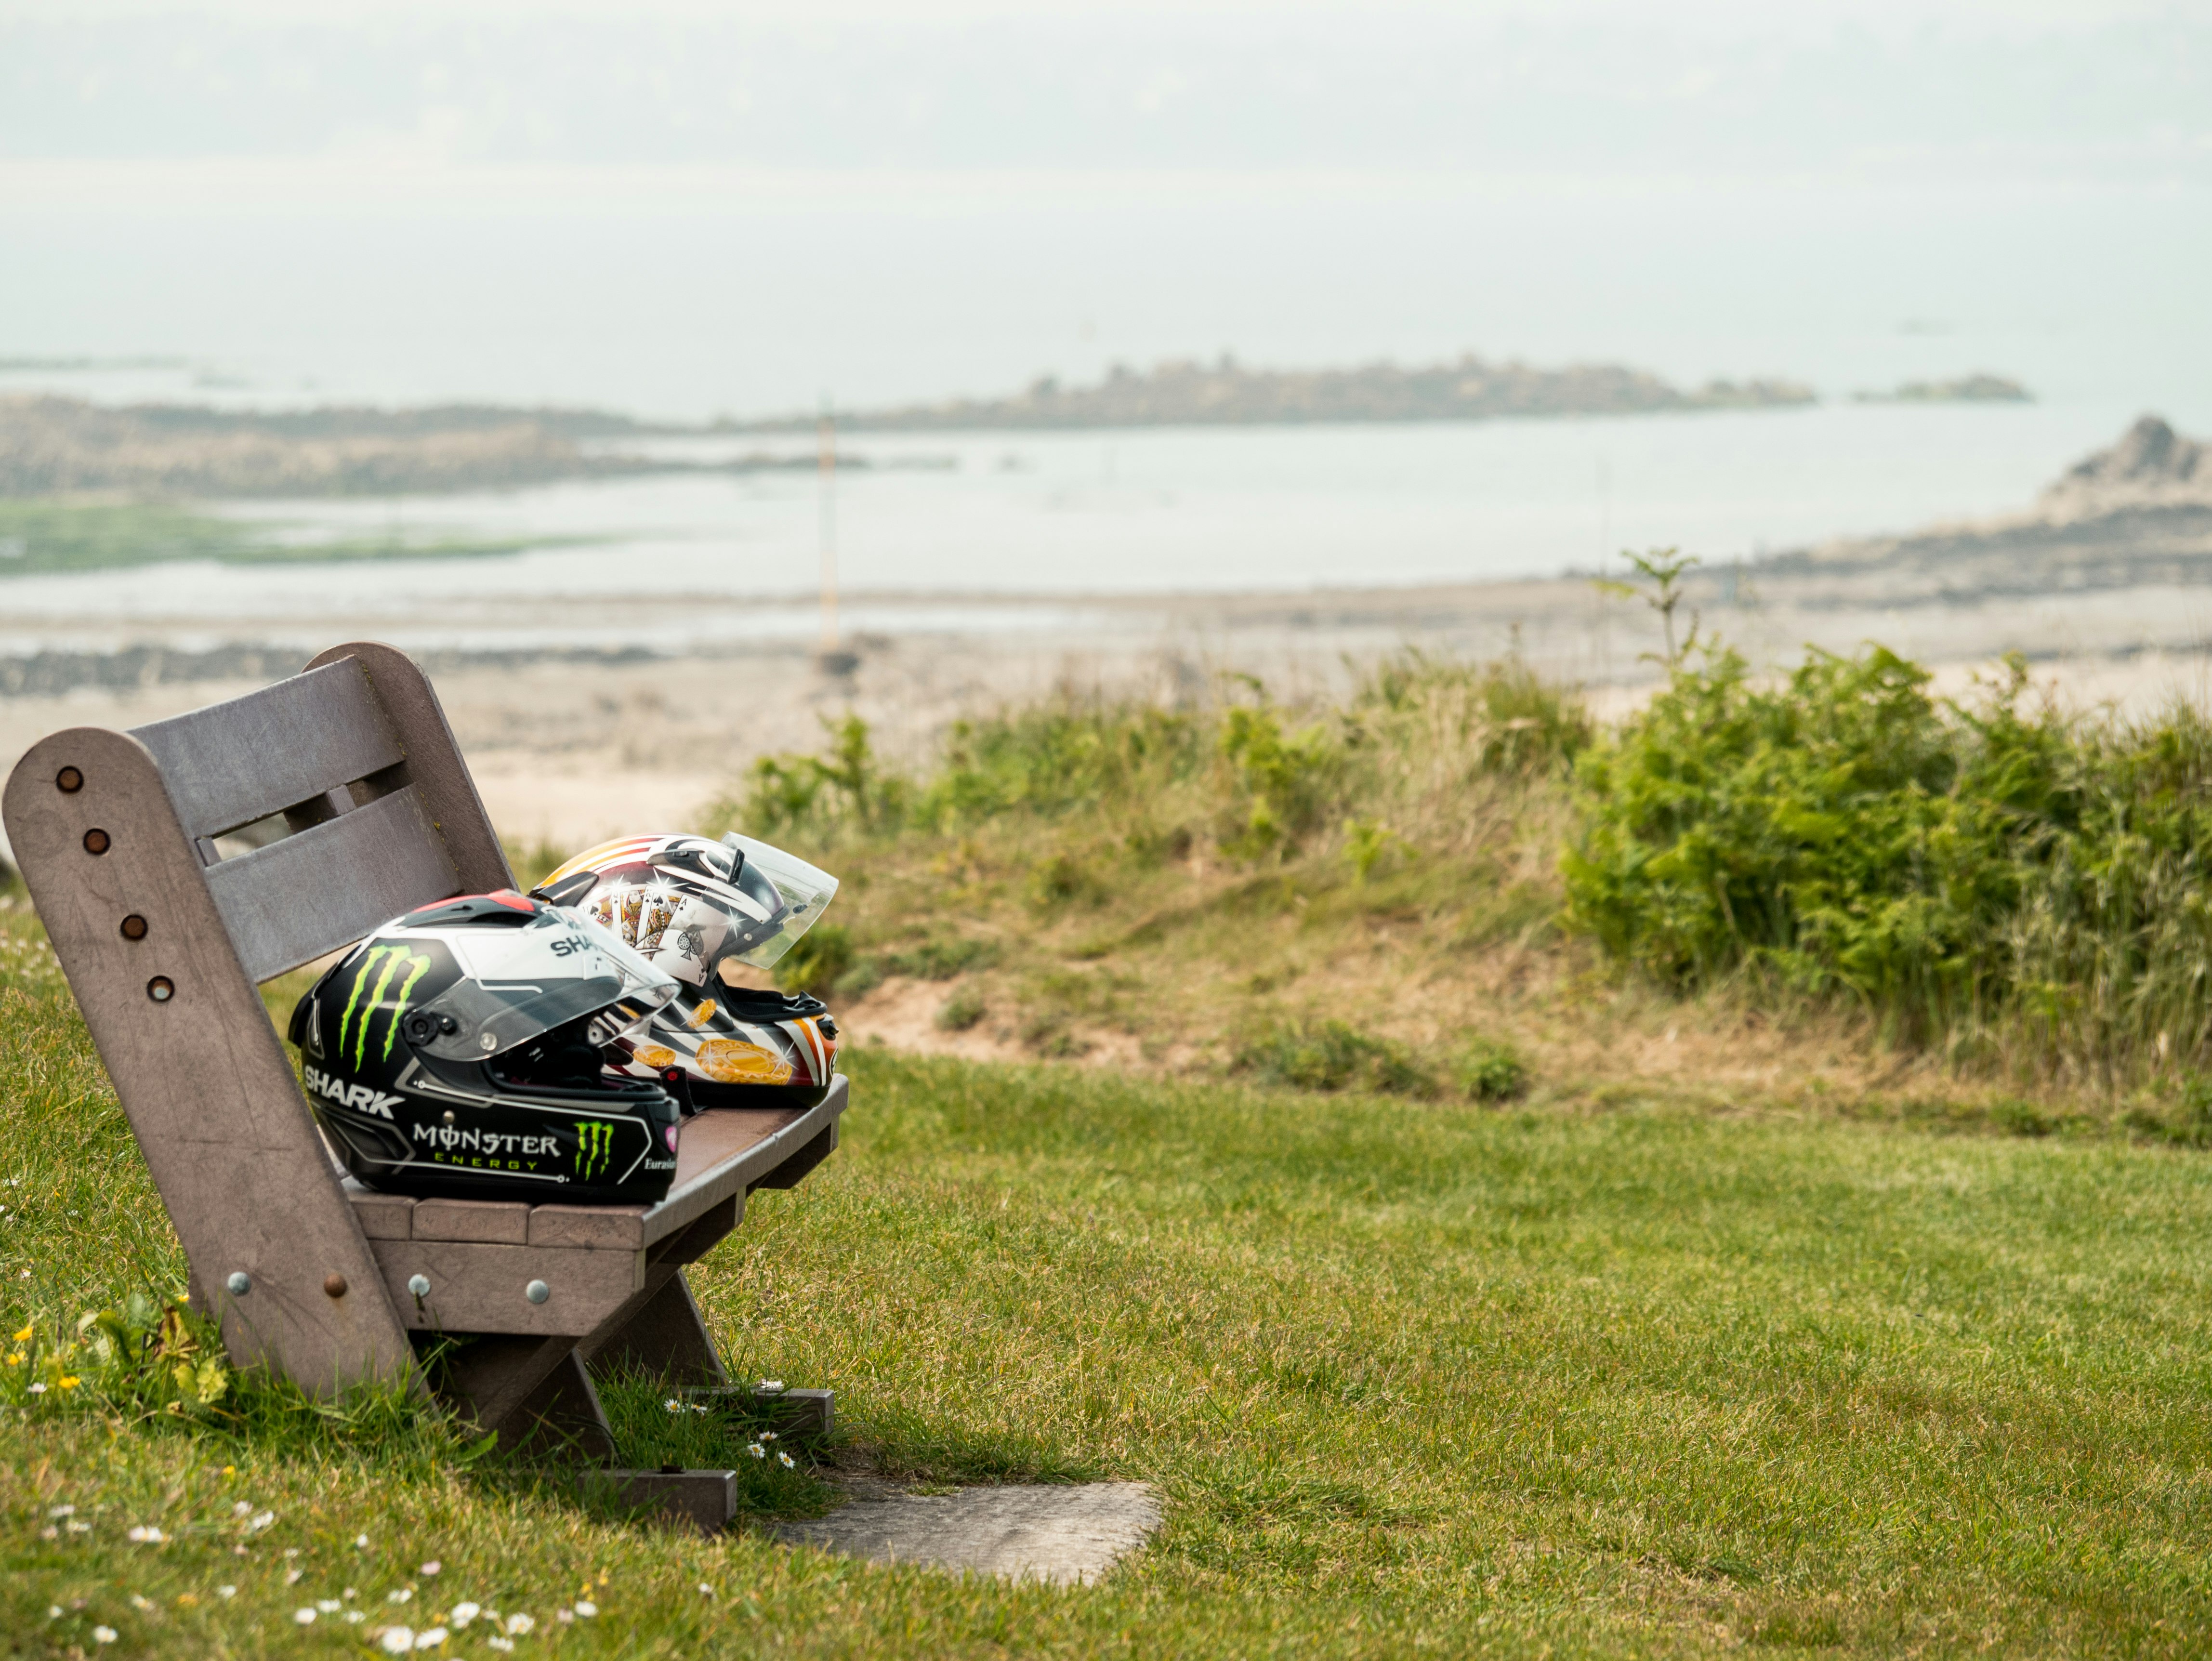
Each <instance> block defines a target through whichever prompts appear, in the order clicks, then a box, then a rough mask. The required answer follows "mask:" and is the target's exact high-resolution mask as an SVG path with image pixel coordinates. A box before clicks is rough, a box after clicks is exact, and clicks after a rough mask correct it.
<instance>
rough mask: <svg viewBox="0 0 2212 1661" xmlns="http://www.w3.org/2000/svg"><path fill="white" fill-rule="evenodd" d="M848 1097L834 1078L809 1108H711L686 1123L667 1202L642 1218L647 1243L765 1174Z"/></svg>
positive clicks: (832, 1117)
mask: <svg viewBox="0 0 2212 1661" xmlns="http://www.w3.org/2000/svg"><path fill="white" fill-rule="evenodd" d="M849 1093H850V1092H849V1087H848V1085H847V1082H846V1080H845V1076H844V1074H838V1075H837V1076H836V1078H834V1079H832V1080H830V1082H829V1092H828V1093H827V1094H826V1095H824V1096H823V1098H822V1099H821V1100H820V1101H819V1102H817V1104H815V1105H814V1106H812V1107H811V1108H806V1109H804V1110H801V1109H798V1108H712V1109H709V1110H708V1111H706V1112H704V1113H701V1114H698V1115H696V1116H694V1117H692V1118H690V1119H687V1120H685V1121H684V1134H683V1139H682V1140H681V1141H679V1142H678V1144H677V1147H676V1179H675V1181H674V1183H672V1184H671V1186H670V1188H669V1190H668V1196H667V1198H665V1199H664V1200H663V1201H661V1202H660V1203H659V1205H657V1206H654V1207H653V1208H651V1209H650V1210H648V1211H647V1213H646V1214H645V1218H644V1230H645V1240H646V1244H648V1245H650V1244H653V1242H654V1241H656V1240H660V1239H664V1238H666V1237H667V1236H669V1235H671V1234H672V1233H674V1232H676V1231H677V1230H678V1229H679V1228H684V1227H686V1226H689V1225H690V1224H691V1223H692V1222H694V1221H695V1220H697V1219H698V1218H699V1217H700V1216H702V1214H705V1213H706V1212H707V1211H708V1210H709V1209H710V1208H713V1207H714V1206H716V1205H719V1204H720V1202H722V1201H724V1200H726V1199H727V1198H729V1196H731V1195H732V1194H736V1193H743V1192H744V1190H745V1189H749V1188H751V1187H752V1186H754V1185H755V1184H756V1183H758V1182H760V1181H761V1179H762V1178H763V1177H767V1176H769V1174H770V1173H772V1172H773V1171H775V1169H776V1168H777V1167H778V1166H779V1165H782V1164H783V1162H784V1161H785V1160H787V1159H789V1158H791V1156H792V1155H793V1154H794V1153H799V1151H800V1150H801V1149H803V1148H805V1147H806V1146H807V1144H809V1143H810V1142H811V1141H813V1140H814V1139H815V1137H817V1135H820V1134H821V1133H822V1132H823V1130H825V1129H829V1128H830V1127H831V1126H834V1125H835V1124H836V1122H837V1119H838V1117H839V1116H840V1115H842V1113H843V1112H844V1110H845V1104H846V1101H847V1099H848V1096H849Z"/></svg>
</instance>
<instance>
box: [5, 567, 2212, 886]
mask: <svg viewBox="0 0 2212 1661" xmlns="http://www.w3.org/2000/svg"><path fill="white" fill-rule="evenodd" d="M1858 587H1859V588H1860V590H1861V592H1857V593H1853V592H1850V588H1849V587H1848V586H1846V587H1844V588H1843V589H1842V591H1840V592H1839V587H1838V583H1837V581H1835V579H1834V578H1833V576H1832V575H1807V574H1803V573H1791V574H1780V573H1778V574H1776V575H1772V576H1767V575H1764V574H1762V573H1760V572H1759V571H1758V570H1757V569H1756V568H1754V569H1751V570H1748V571H1745V572H1742V573H1736V572H1721V573H1709V574H1705V575H1703V576H1702V577H1701V578H1700V579H1699V581H1698V582H1697V583H1696V584H1695V585H1694V586H1693V592H1692V598H1691V599H1689V600H1688V601H1687V602H1686V605H1685V608H1684V620H1685V622H1686V621H1687V620H1688V618H1689V615H1690V614H1691V613H1692V612H1694V613H1695V616H1696V619H1697V621H1698V624H1699V628H1700V630H1703V631H1705V632H1706V633H1717V635H1718V636H1720V637H1722V638H1723V639H1724V640H1726V641H1728V642H1731V643H1733V644H1735V645H1736V646H1738V647H1739V648H1741V649H1742V650H1743V651H1744V652H1745V653H1746V654H1747V656H1749V657H1751V658H1752V659H1753V661H1754V662H1757V663H1759V664H1762V665H1765V666H1776V665H1783V664H1787V663H1789V662H1791V661H1794V660H1796V657H1797V655H1798V654H1799V653H1800V652H1801V651H1802V648H1804V647H1806V646H1808V645H1810V646H1817V647H1820V648H1824V649H1826V650H1830V651H1838V652H1847V651H1850V650H1853V649H1855V648H1857V647H1858V646H1859V645H1860V644H1861V643H1863V642H1868V641H1878V642H1881V643H1883V644H1885V645H1887V646H1889V647H1891V648H1894V649H1895V650H1898V651H1899V652H1901V653H1904V654H1906V655H1907V656H1910V657H1912V658H1915V659H1916V660H1919V661H1921V662H1923V663H1926V664H1928V665H1929V666H1930V667H1932V668H1934V669H1936V671H1937V684H1938V687H1939V690H1942V691H1946V692H1953V693H1958V692H1963V691H1966V689H1968V688H1969V687H1970V686H1971V684H1972V680H1973V678H1974V677H1975V676H1976V675H1977V674H1982V673H1987V672H1991V671H1993V669H1994V667H1995V666H1996V660H1998V659H1999V657H2000V656H2001V655H2002V654H2003V653H2006V652H2008V651H2020V652H2023V653H2025V654H2027V655H2028V657H2029V658H2030V660H2031V661H2032V663H2033V667H2034V671H2035V675H2036V678H2037V680H2038V681H2039V683H2040V684H2044V685H2046V686H2048V687H2050V688H2051V689H2053V690H2055V691H2057V693H2058V695H2060V696H2062V697H2064V698H2066V699H2068V700H2069V701H2070V702H2072V703H2075V704H2076V705H2078V706H2081V707H2085V708H2087V707H2093V706H2099V705H2110V706H2112V707H2114V708H2117V709H2122V710H2148V709H2151V708H2154V707H2155V706H2156V705H2157V704H2159V703H2162V702H2164V701H2166V700H2167V699H2170V698H2174V697H2184V698H2188V699H2191V700H2192V701H2195V702H2197V703H2207V702H2212V656H2208V654H2207V652H2206V650H2205V642H2206V641H2207V639H2208V638H2212V596H2208V593H2207V591H2206V590H2204V589H2203V588H2202V587H2193V586H2188V585H2180V584H2174V585H2154V586H2142V587H2118V588H2112V589H2106V590H2100V591H2094V592H2087V593H2050V594H2033V595H2002V594H1983V595H1978V596H1948V597H1939V598H1934V599H1930V598H1927V597H1923V596H1916V597H1912V598H1910V599H1899V598H1893V597H1890V596H1888V595H1886V594H1885V593H1884V592H1883V590H1882V587H1881V584H1880V583H1879V582H1876V581H1872V580H1869V581H1865V582H1863V583H1861V584H1860V585H1858ZM908 603H909V604H911V605H913V606H914V607H915V609H916V610H917V611H921V612H923V613H925V614H926V612H927V610H928V609H929V605H930V602H928V601H926V600H919V599H916V600H912V601H909V602H908ZM658 604H659V605H664V606H665V604H666V602H665V600H663V601H660V602H658ZM696 604H697V605H702V606H703V605H711V604H720V605H728V604H729V602H727V601H726V600H720V601H713V600H708V599H701V600H699V601H697V602H696ZM940 604H942V605H943V607H944V610H945V612H946V614H947V616H948V618H952V617H955V616H957V617H959V618H970V619H972V618H974V616H975V613H976V611H978V609H979V608H981V607H988V606H992V605H1001V606H1006V607H1014V606H1018V605H1020V604H1021V602H1019V601H1012V600H1007V601H995V602H994V601H975V600H963V601H959V602H957V603H956V602H940ZM601 609H602V611H604V609H605V608H604V607H603V608H601ZM1061 615H1062V616H1063V617H1064V618H1065V621H1062V622H1060V624H1059V625H1058V626H1055V627H1042V628H1033V629H1017V630H1008V629H1005V628H990V629H981V630H979V629H973V628H969V629H962V628H959V627H957V626H947V627H945V628H944V629H942V630H928V629H927V628H918V629H916V630H915V631H914V632H911V633H907V634H902V635H898V636H887V635H871V636H860V637H858V638H852V639H848V640H845V641H843V642H841V643H842V647H843V648H844V650H845V652H846V654H847V655H848V658H849V660H850V663H851V667H850V669H849V671H848V672H842V673H840V672H832V670H830V669H825V668H824V666H823V660H822V658H821V657H820V655H819V654H817V652H816V651H814V650H813V649H811V648H806V647H801V646H799V645H796V644H789V643H778V644H773V645H769V646H763V647H762V648H759V649H756V650H750V651H733V652H729V653H725V654H717V655H714V656H690V657H671V658H653V659H639V658H632V659H630V660H578V659H574V658H562V657H550V656H549V657H544V658H538V659H534V660H533V659H532V657H531V656H530V655H529V654H527V653H526V652H518V653H516V654H509V655H507V656H503V657H496V658H494V657H489V656H480V657H479V659H478V660H473V661H471V660H466V659H461V660H448V661H444V662H434V664H433V672H434V675H435V679H436V682H437V684H438V688H439V691H440V694H441V697H443V698H444V700H445V703H446V708H447V712H448V714H449V715H450V717H451V719H452V721H453V727H454V729H455V731H456V733H458V735H459V739H460V741H461V744H462V746H463V748H464V749H465V751H466V752H467V754H468V757H469V759H470V763H471V765H472V766H473V767H474V769H475V770H476V773H477V779H478V781H479V782H480V783H481V785H482V787H483V792H484V795H485V798H486V800H487V803H488V805H489V808H490V811H491V814H492V817H493V819H494V821H495V823H496V824H498V825H499V826H500V828H501V831H502V833H503V834H505V835H506V836H507V837H509V838H511V839H513V840H516V841H520V842H525V843H536V842H547V843H553V844H556V845H557V846H560V847H563V848H572V849H573V848H576V847H580V846H582V845H585V844H586V843H590V842H592V841H593V840H596V839H599V838H600V837H606V836H611V835H616V834H620V833H623V832H628V831H637V830H640V829H649V828H658V827H663V826H668V827H673V826H678V825H682V824H687V823H689V822H690V820H691V819H692V818H695V817H696V814H697V812H699V810H700V809H701V808H702V806H704V805H705V804H706V803H707V802H708V800H711V799H712V798H713V797H714V795H715V794H717V793H718V792H719V791H720V790H723V789H725V788H727V787H728V786H729V785H730V783H731V782H732V781H733V780H735V779H737V778H738V776H740V775H741V774H742V772H743V771H744V769H745V768H746V767H747V766H748V765H749V764H750V763H751V761H752V760H753V759H754V758H755V757H758V756H761V755H763V754H769V753H774V752H778V751H792V750H802V749H811V748H813V747H814V746H815V745H817V743H818V742H819V740H820V739H821V736H822V731H823V721H825V720H831V719H836V718H839V717H842V715H844V714H845V713H846V712H847V711H848V710H849V711H851V712H853V713H854V714H857V715H860V717H861V718H862V719H864V720H865V721H867V722H868V723H869V725H870V727H871V728H872V731H873V732H874V733H875V735H876V739H877V743H878V747H879V749H880V750H881V751H882V753H884V755H885V756H886V757H889V758H890V760H891V761H892V762H894V763H895V764H902V765H916V764H920V763H921V761H923V760H924V758H925V757H927V755H928V753H929V752H930V751H932V750H933V747H934V746H935V745H937V744H938V743H939V741H940V740H941V739H942V738H943V736H944V734H945V730H946V729H947V728H948V727H950V725H951V723H952V722H953V721H957V719H959V718H960V717H961V716H963V715H969V714H973V713H975V712H978V711H981V710H987V709H993V708H995V707H998V706H1000V705H1003V704H1006V703H1020V702H1024V701H1026V700H1030V699H1034V698H1036V697H1043V696H1048V695H1050V694H1053V693H1054V692H1066V693H1068V694H1072V695H1074V696H1079V697H1090V696H1131V697H1150V698H1158V699H1164V700H1169V701H1174V700H1179V699H1181V700H1188V699H1194V698H1200V697H1205V696H1206V695H1207V694H1208V693H1209V691H1210V690H1211V689H1212V687H1213V686H1214V685H1215V684H1216V683H1217V681H1218V677H1220V676H1222V675H1223V674H1225V673H1228V672H1241V673H1245V674H1252V675H1256V676H1258V677H1260V678H1261V679H1263V680H1264V681H1265V682H1266V684H1267V686H1268V688H1269V690H1270V691H1273V693H1275V694H1276V695H1277V696H1279V697H1288V698H1292V699H1296V698H1301V697H1314V696H1322V695H1326V694H1328V693H1329V692H1332V691H1338V690H1340V689H1341V688H1342V687H1343V686H1344V685H1345V684H1346V683H1347V682H1348V681H1349V680H1350V678H1352V676H1353V675H1354V674H1356V673H1357V672H1358V671H1359V670H1360V669H1361V668H1363V667H1364V666H1366V665H1369V664H1371V663H1372V662H1374V661H1375V660H1376V659H1378V658H1380V657H1382V656H1383V655H1385V654H1389V653H1391V652H1395V651H1399V650H1404V649H1408V648H1412V649H1418V650H1421V651H1426V652H1432V653H1442V654H1452V655H1455V656H1473V657H1489V656H1496V655H1498V654H1504V653H1507V652H1511V651H1519V652H1521V653H1522V654H1524V655H1525V656H1527V657H1528V659H1529V660H1530V661H1531V662H1533V663H1534V664H1535V665H1536V666H1538V667H1540V668H1541V669H1542V670H1543V671H1545V672H1547V673H1550V674H1553V675H1555V676H1558V677H1559V678H1562V679H1564V680H1566V681H1568V682H1571V683H1572V684H1577V685H1580V686H1582V687H1583V688H1584V689H1586V691H1587V694H1588V696H1589V698H1590V700H1591V703H1592V704H1593V706H1594V707H1595V709H1596V710H1597V712H1598V713H1599V714H1600V715H1601V716H1608V717H1610V716H1617V715H1620V714H1621V713H1623V712H1624V711H1626V709H1629V708H1631V707H1632V705H1633V704H1634V703H1636V702H1637V701H1638V699H1640V698H1641V697H1643V696H1644V695H1645V694H1646V693H1647V692H1648V690H1649V688H1650V686H1651V684H1653V683H1654V680H1655V678H1656V673H1657V669H1656V663H1655V661H1654V660H1652V658H1651V656H1650V654H1654V653H1656V652H1657V651H1658V649H1659V648H1660V643H1661V636H1660V633H1659V629H1658V624H1657V622H1656V618H1654V616H1653V615H1652V613H1651V612H1650V611H1649V609H1648V608H1647V607H1645V606H1644V605H1642V604H1641V603H1640V602H1637V601H1631V600H1624V599H1618V598H1608V597H1606V596H1604V595H1601V593H1599V592H1598V591H1597V589H1596V588H1595V586H1594V585H1593V584H1592V583H1590V582H1588V581H1574V580H1561V581H1548V582H1525V583H1497V584H1473V585H1468V586H1465V587H1431V588H1420V589H1389V590H1368V591H1357V590H1339V591H1328V592H1318V593H1297V594H1273V595H1269V594H1243V595H1235V596H1223V597H1218V598H1209V597H1203V596H1196V597H1194V596H1177V597H1173V598H1159V599H1127V598H1123V599H1106V600H1098V601H1093V602H1085V603H1084V604H1083V605H1082V606H1081V607H1080V608H1079V611H1078V612H1076V613H1074V614H1072V615H1070V614H1066V613H1065V612H1062V613H1061ZM507 620H508V622H509V623H510V624H511V625H513V626H515V627H517V628H518V629H521V628H526V627H527V626H528V624H529V622H530V618H529V617H528V616H527V615H524V616H522V617H520V618H517V617H515V616H514V615H513V613H512V612H510V614H509V617H508V619H507ZM323 626H324V629H325V633H326V635H327V637H328V638H329V639H330V640H331V641H333V642H336V641H339V640H343V639H346V638H349V637H350V636H352V635H353V634H354V633H355V632H356V631H355V630H349V629H348V627H347V622H346V619H344V618H337V617H333V618H329V619H328V620H327V621H326V622H325V624H324V625H323ZM833 668H834V665H833ZM264 678H266V677H265V676H264V677H260V678H253V677H234V678H218V679H204V678H202V679H190V680H173V681H155V682H153V683H152V684H140V685H136V686H131V687H126V688H114V687H101V686H92V685H82V686H77V687H76V688H74V689H72V690H70V691H66V692H62V693H58V694H52V693H49V694H43V695H35V696H17V697H0V765H4V766H7V767H12V766H13V765H14V764H15V759H16V757H19V756H20V755H21V753H22V751H24V750H26V749H27V748H28V747H29V746H30V745H32V744H33V743H35V742H36V741H37V740H38V739H40V738H41V737H43V736H45V735H46V733H51V732H53V731H56V730H58V729H60V728H62V727H72V726H80V725H88V726H97V727H135V726H137V725H140V724H142V723H143V722H146V721H156V720H160V719H161V718H162V717H164V716H167V715H175V714H179V713H180V712H182V711H184V710H186V709H195V708H197V707H198V706H200V705H202V704H204V703H212V702H215V701H216V700H218V699H221V698H224V697H234V696H236V695H237V694H239V693H241V692H244V691H250V690H252V687H253V686H254V685H256V684H260V682H261V680H262V679H264Z"/></svg>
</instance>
